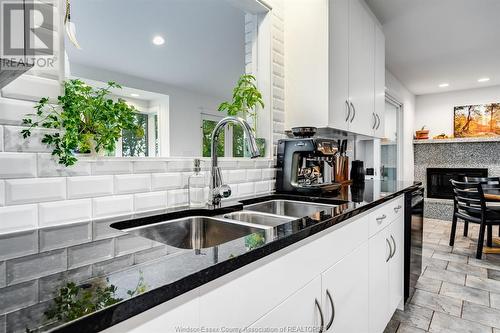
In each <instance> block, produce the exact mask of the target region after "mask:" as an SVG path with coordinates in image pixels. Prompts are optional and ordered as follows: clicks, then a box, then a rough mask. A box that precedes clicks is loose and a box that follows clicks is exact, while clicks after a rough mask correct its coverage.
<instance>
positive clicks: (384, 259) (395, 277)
mask: <svg viewBox="0 0 500 333" xmlns="http://www.w3.org/2000/svg"><path fill="white" fill-rule="evenodd" d="M368 243H369V250H370V262H369V277H370V280H369V281H370V282H369V293H370V296H369V298H368V299H369V304H370V310H369V313H370V316H369V320H370V332H374V333H378V332H383V331H384V329H385V327H386V325H387V323H388V321H389V320H390V319H391V317H392V315H393V313H394V311H395V310H396V308H397V307H398V306H399V304H400V303H401V301H402V300H403V290H404V289H403V288H404V287H403V284H404V280H403V276H404V273H403V269H404V268H403V265H404V263H403V260H404V259H403V257H404V256H403V251H404V217H403V216H400V217H398V218H397V219H396V220H394V221H392V222H391V223H390V224H389V225H387V226H386V227H385V228H384V229H382V230H380V231H379V232H378V233H376V234H375V235H374V236H373V237H371V238H370V240H369V242H368Z"/></svg>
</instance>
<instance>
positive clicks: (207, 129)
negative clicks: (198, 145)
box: [202, 119, 225, 157]
mask: <svg viewBox="0 0 500 333" xmlns="http://www.w3.org/2000/svg"><path fill="white" fill-rule="evenodd" d="M216 125H217V121H213V120H206V119H204V120H203V122H202V135H203V157H210V156H212V152H211V151H210V150H211V142H212V132H213V131H214V128H215V126H216ZM224 141H225V137H224V133H221V134H220V136H219V144H218V145H217V156H219V157H222V156H224Z"/></svg>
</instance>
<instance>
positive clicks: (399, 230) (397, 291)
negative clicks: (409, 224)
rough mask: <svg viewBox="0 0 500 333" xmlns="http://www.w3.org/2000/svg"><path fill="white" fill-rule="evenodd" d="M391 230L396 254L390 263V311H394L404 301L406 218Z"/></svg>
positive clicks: (395, 222) (397, 222)
mask: <svg viewBox="0 0 500 333" xmlns="http://www.w3.org/2000/svg"><path fill="white" fill-rule="evenodd" d="M389 228H390V229H389V230H390V234H389V237H390V240H391V242H392V243H393V253H394V254H393V256H392V258H391V260H390V261H389V289H390V293H389V295H390V296H389V299H390V310H391V311H394V310H396V308H397V307H398V306H399V304H400V303H401V301H402V300H403V292H404V217H403V216H400V217H399V218H398V219H396V220H395V221H394V222H392V224H391V225H390V227H389ZM391 236H392V237H391Z"/></svg>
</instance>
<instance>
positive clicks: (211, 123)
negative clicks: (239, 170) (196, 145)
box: [201, 114, 245, 157]
mask: <svg viewBox="0 0 500 333" xmlns="http://www.w3.org/2000/svg"><path fill="white" fill-rule="evenodd" d="M201 117H202V119H201V131H202V134H201V135H202V148H201V149H202V156H203V157H210V156H212V152H211V142H212V132H213V130H214V128H215V126H216V125H217V123H218V122H219V121H220V120H221V119H222V117H217V116H212V115H207V114H202V116H201ZM226 139H228V140H227V141H226ZM244 144H245V140H244V133H243V129H242V128H241V127H239V126H232V125H228V126H226V128H225V130H224V132H223V133H221V134H220V136H219V142H218V145H217V156H219V157H223V156H225V157H244V156H245V150H244Z"/></svg>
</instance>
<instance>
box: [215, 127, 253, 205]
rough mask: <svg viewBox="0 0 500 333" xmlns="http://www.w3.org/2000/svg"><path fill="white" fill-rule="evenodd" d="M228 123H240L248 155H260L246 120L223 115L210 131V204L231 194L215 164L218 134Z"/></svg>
mask: <svg viewBox="0 0 500 333" xmlns="http://www.w3.org/2000/svg"><path fill="white" fill-rule="evenodd" d="M229 123H234V124H236V125H240V126H241V127H242V128H243V131H244V133H245V138H246V141H247V144H248V149H249V152H250V157H251V158H256V157H259V156H260V152H259V148H258V147H257V143H256V142H255V136H254V135H253V133H252V129H251V127H250V125H249V124H248V123H247V121H246V120H244V119H242V118H239V117H225V118H224V119H222V120H221V121H219V123H218V124H217V125H216V126H215V128H214V130H213V132H212V146H211V150H212V170H211V174H210V192H209V199H208V201H209V202H208V203H209V204H210V205H212V206H218V205H220V202H221V199H222V198H227V197H229V196H230V195H231V188H230V187H229V185H227V184H224V183H223V181H222V173H221V170H220V168H219V166H218V165H217V145H218V143H219V135H220V132H221V130H223V129H224V127H225V126H226V125H227V124H229Z"/></svg>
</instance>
